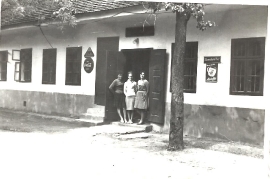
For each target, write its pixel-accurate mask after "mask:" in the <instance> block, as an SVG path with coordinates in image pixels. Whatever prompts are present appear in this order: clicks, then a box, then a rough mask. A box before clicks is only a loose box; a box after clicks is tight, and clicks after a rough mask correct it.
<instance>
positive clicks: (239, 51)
mask: <svg viewBox="0 0 270 179" xmlns="http://www.w3.org/2000/svg"><path fill="white" fill-rule="evenodd" d="M233 48H234V49H233V50H234V54H233V56H234V57H242V56H245V54H246V46H245V41H243V42H239V41H238V42H236V43H235V44H234V46H233Z"/></svg>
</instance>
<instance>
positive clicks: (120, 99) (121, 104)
mask: <svg viewBox="0 0 270 179" xmlns="http://www.w3.org/2000/svg"><path fill="white" fill-rule="evenodd" d="M123 87H124V83H123V82H122V74H118V76H117V79H115V80H114V81H113V82H112V84H111V85H110V86H109V90H110V91H111V92H112V93H113V94H114V106H115V107H116V108H117V113H118V115H119V117H120V122H122V123H125V122H126V118H127V114H126V103H125V95H124V91H123ZM121 109H122V112H123V115H124V118H123V116H122V114H121Z"/></svg>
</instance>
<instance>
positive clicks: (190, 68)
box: [172, 42, 198, 93]
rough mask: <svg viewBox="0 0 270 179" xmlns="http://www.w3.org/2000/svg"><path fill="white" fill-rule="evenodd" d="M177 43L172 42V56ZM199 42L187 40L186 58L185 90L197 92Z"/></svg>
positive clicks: (186, 91)
mask: <svg viewBox="0 0 270 179" xmlns="http://www.w3.org/2000/svg"><path fill="white" fill-rule="evenodd" d="M174 46H175V44H174V43H173V44H172V58H173V51H174ZM197 61H198V42H186V50H185V59H184V92H185V93H196V82H197Z"/></svg>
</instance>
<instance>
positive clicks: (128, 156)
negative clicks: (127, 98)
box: [0, 110, 265, 179]
mask: <svg viewBox="0 0 270 179" xmlns="http://www.w3.org/2000/svg"><path fill="white" fill-rule="evenodd" d="M63 119H64V120H61V119H60V118H58V119H55V118H53V117H51V118H50V117H48V116H45V115H35V114H29V113H24V112H11V111H9V110H1V113H0V141H1V147H0V158H1V160H0V168H1V172H0V178H5V179H9V178H46V179H47V178H80V179H81V178H147V179H151V178H154V179H156V178H177V179H179V178H185V179H188V178H263V177H264V176H265V170H264V161H263V159H262V157H263V149H262V148H260V147H256V146H251V145H244V144H241V143H235V142H230V141H223V140H214V139H206V138H202V139H197V138H194V137H188V136H187V137H185V150H183V151H177V152H170V151H167V150H166V147H167V145H168V134H159V133H154V132H150V133H145V132H139V133H136V129H135V128H132V127H123V126H117V125H103V126H95V127H93V126H90V127H89V126H87V125H86V124H85V123H80V122H76V121H73V120H72V119H70V120H68V119H67V118H63ZM9 129H11V130H9ZM134 132H135V133H134Z"/></svg>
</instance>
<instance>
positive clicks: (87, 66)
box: [83, 57, 94, 73]
mask: <svg viewBox="0 0 270 179" xmlns="http://www.w3.org/2000/svg"><path fill="white" fill-rule="evenodd" d="M83 68H84V70H85V72H86V73H91V72H92V70H93V68H94V61H93V59H92V58H90V57H89V58H86V59H85V60H84V63H83Z"/></svg>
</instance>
